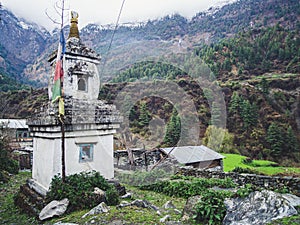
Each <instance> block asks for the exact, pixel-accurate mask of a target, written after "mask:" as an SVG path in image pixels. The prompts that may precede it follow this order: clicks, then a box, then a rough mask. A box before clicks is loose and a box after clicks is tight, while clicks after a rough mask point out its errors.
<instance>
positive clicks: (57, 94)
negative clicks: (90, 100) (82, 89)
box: [52, 30, 66, 115]
mask: <svg viewBox="0 0 300 225" xmlns="http://www.w3.org/2000/svg"><path fill="white" fill-rule="evenodd" d="M65 50H66V49H65V37H64V33H63V30H61V31H60V41H59V45H58V50H57V57H56V65H55V74H54V85H53V90H52V102H53V103H54V102H56V101H59V104H58V105H59V114H61V115H64V104H63V99H62V86H61V83H62V81H63V78H64V70H63V57H64V54H65Z"/></svg>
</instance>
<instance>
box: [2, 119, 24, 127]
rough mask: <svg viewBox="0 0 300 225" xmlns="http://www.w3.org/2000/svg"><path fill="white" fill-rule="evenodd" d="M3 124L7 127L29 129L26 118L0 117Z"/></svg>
mask: <svg viewBox="0 0 300 225" xmlns="http://www.w3.org/2000/svg"><path fill="white" fill-rule="evenodd" d="M2 124H3V126H4V127H5V128H11V129H28V125H27V124H26V120H24V119H20V120H18V119H0V125H2Z"/></svg>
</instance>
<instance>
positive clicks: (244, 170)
mask: <svg viewBox="0 0 300 225" xmlns="http://www.w3.org/2000/svg"><path fill="white" fill-rule="evenodd" d="M232 172H235V173H249V174H260V175H261V173H260V172H258V171H257V170H254V169H252V168H243V167H235V168H234V169H233V170H232Z"/></svg>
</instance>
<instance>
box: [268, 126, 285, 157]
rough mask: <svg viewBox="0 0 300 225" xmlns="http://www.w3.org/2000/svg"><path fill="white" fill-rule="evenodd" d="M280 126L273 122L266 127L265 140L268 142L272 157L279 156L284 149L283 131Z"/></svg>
mask: <svg viewBox="0 0 300 225" xmlns="http://www.w3.org/2000/svg"><path fill="white" fill-rule="evenodd" d="M283 132H284V131H283V129H282V127H280V126H279V125H278V124H277V123H275V122H273V123H271V125H270V126H269V128H268V132H267V138H266V139H267V142H268V143H269V144H270V149H271V154H272V156H273V157H279V156H280V155H281V154H282V153H283V151H284V142H285V140H284V133H283Z"/></svg>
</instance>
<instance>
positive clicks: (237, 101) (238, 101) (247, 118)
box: [229, 91, 259, 130]
mask: <svg viewBox="0 0 300 225" xmlns="http://www.w3.org/2000/svg"><path fill="white" fill-rule="evenodd" d="M229 112H230V113H231V114H233V115H239V116H240V117H241V119H242V121H243V127H244V129H245V130H249V129H250V128H251V127H255V126H256V125H257V122H258V116H259V115H258V107H257V105H256V103H251V102H250V101H249V100H248V99H245V98H244V97H242V96H240V95H239V94H238V92H236V91H235V92H233V94H232V96H231V100H230V103H229Z"/></svg>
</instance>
